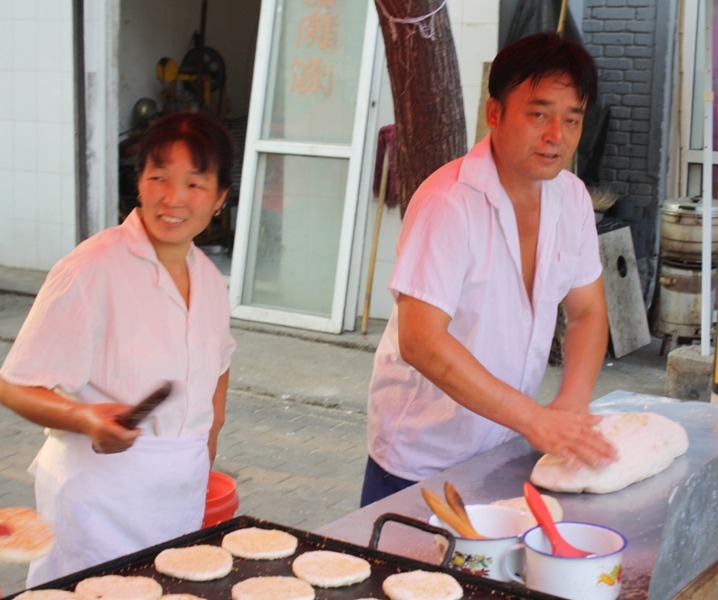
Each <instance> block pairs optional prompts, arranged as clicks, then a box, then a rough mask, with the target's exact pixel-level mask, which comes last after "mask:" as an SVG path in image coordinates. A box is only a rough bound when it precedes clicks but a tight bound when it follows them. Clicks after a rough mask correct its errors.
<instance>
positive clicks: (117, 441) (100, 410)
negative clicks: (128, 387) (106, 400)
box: [80, 404, 142, 454]
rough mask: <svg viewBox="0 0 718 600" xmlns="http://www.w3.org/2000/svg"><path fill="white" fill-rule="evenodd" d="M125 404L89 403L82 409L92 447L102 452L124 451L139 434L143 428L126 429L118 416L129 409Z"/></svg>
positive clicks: (85, 430) (84, 428) (84, 427)
mask: <svg viewBox="0 0 718 600" xmlns="http://www.w3.org/2000/svg"><path fill="white" fill-rule="evenodd" d="M127 408H128V407H127V405H125V404H87V405H84V406H83V407H82V408H81V409H80V410H81V411H82V413H83V414H82V417H81V419H82V421H83V423H84V426H83V428H82V429H83V433H85V435H87V436H88V437H89V438H90V440H91V441H92V448H93V449H94V450H95V452H98V453H100V454H115V453H117V452H124V451H125V450H127V449H128V448H129V447H130V446H132V444H134V442H135V440H136V439H137V437H138V436H139V435H141V433H142V430H141V429H125V428H124V427H122V425H119V424H118V423H117V420H116V419H117V418H118V417H119V416H120V415H121V414H123V413H124V412H125V411H127Z"/></svg>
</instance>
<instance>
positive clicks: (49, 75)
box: [37, 71, 65, 123]
mask: <svg viewBox="0 0 718 600" xmlns="http://www.w3.org/2000/svg"><path fill="white" fill-rule="evenodd" d="M64 76H65V74H64V73H61V72H60V71H54V72H51V71H48V72H45V73H41V74H40V75H39V81H38V90H37V120H38V121H41V122H45V123H48V122H51V123H62V121H63V112H62V108H63V106H62V102H63V98H62V80H63V78H64Z"/></svg>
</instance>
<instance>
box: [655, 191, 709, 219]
mask: <svg viewBox="0 0 718 600" xmlns="http://www.w3.org/2000/svg"><path fill="white" fill-rule="evenodd" d="M661 212H662V213H665V214H667V215H702V214H703V198H702V197H701V196H685V197H683V198H670V199H667V200H665V201H664V202H663V205H662V206H661ZM711 217H712V218H716V217H718V200H716V199H715V198H714V199H713V202H712V206H711Z"/></svg>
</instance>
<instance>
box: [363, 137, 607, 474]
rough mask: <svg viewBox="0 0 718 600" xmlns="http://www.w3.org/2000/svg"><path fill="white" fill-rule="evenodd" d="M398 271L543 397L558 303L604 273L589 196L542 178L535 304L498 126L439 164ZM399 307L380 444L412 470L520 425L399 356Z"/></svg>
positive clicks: (372, 406)
mask: <svg viewBox="0 0 718 600" xmlns="http://www.w3.org/2000/svg"><path fill="white" fill-rule="evenodd" d="M397 254H398V258H397V262H396V265H395V268H394V272H393V274H392V276H391V279H390V282H389V288H390V289H391V291H392V293H393V294H394V295H395V296H396V295H397V294H399V293H401V294H404V295H407V296H411V297H413V298H417V299H419V300H422V301H423V302H426V303H428V304H431V305H432V306H435V307H437V308H440V309H441V310H442V311H444V312H445V313H447V314H448V315H449V316H450V317H451V322H450V324H449V332H450V333H451V334H452V335H453V336H454V337H456V338H457V339H458V340H459V341H460V342H461V343H462V344H463V345H464V346H466V348H468V349H469V350H470V351H471V353H472V354H473V355H474V356H475V357H476V358H477V359H478V361H479V362H481V364H482V365H483V366H484V367H486V368H487V369H488V370H489V371H490V372H491V373H492V374H493V375H494V376H495V377H497V378H498V379H500V380H501V381H503V382H505V383H507V384H508V385H510V386H512V387H513V388H515V389H517V390H520V391H521V392H523V393H524V394H526V395H528V396H530V397H532V398H533V397H535V395H536V393H537V391H538V388H539V385H540V383H541V379H542V378H543V375H544V371H545V369H546V365H547V362H548V355H549V351H550V348H551V341H552V338H553V333H554V329H555V326H556V314H557V308H558V304H559V303H560V302H561V300H562V299H563V298H564V297H565V296H566V294H567V293H568V291H569V290H570V289H571V288H574V287H581V286H584V285H588V284H589V283H592V282H593V281H595V280H596V279H597V278H598V277H599V276H600V274H601V261H600V256H599V252H598V236H597V233H596V224H595V216H594V213H593V207H592V203H591V199H590V196H589V194H588V192H587V190H586V188H585V186H584V185H583V183H582V182H581V181H580V180H579V179H578V178H577V177H575V176H574V175H573V174H571V173H569V172H567V171H562V172H561V173H560V174H559V175H558V176H557V177H556V178H555V179H553V180H550V181H545V182H543V186H542V191H541V221H540V226H539V237H538V247H537V252H536V274H535V279H534V289H533V307H532V305H531V302H530V301H529V298H528V294H527V293H526V288H525V285H524V280H523V277H522V275H521V252H520V246H519V236H518V229H517V224H516V217H515V213H514V209H513V205H512V203H511V201H510V199H509V198H508V196H507V195H506V192H505V191H504V189H503V188H502V186H501V184H500V182H499V179H498V174H497V171H496V165H495V163H494V160H493V157H492V154H491V143H490V135H489V136H487V137H486V138H484V140H483V141H482V142H480V143H478V144H477V145H476V146H474V147H473V148H472V149H471V151H470V152H469V153H468V154H467V155H466V156H465V157H463V158H461V159H458V160H455V161H453V162H451V163H449V164H447V165H445V166H444V167H442V168H440V169H439V170H438V171H436V172H435V173H434V174H433V175H431V176H430V177H429V178H428V179H427V180H426V181H425V182H424V183H423V184H422V185H421V186H420V187H419V189H418V190H417V192H416V194H415V195H414V197H413V198H412V200H411V203H410V204H409V209H408V210H407V212H406V215H405V217H404V222H403V225H402V230H401V234H400V236H399V241H398V243H397ZM397 321H398V319H397V308H396V306H394V310H393V312H392V315H391V317H390V319H389V322H388V324H387V328H386V331H385V333H384V336H383V337H382V340H381V342H380V344H379V347H378V349H377V352H376V356H375V360H374V371H373V374H372V380H371V386H370V391H369V411H368V412H369V416H368V446H369V454H370V456H371V457H372V458H373V459H374V460H375V461H376V462H377V463H378V464H379V465H380V466H381V467H383V468H384V469H385V470H386V471H388V472H389V473H391V474H393V475H396V476H398V477H402V478H404V479H409V480H412V481H419V480H422V479H425V478H427V477H429V476H431V475H434V474H435V473H437V472H439V471H441V470H444V469H447V468H449V467H451V466H453V465H456V464H458V463H459V462H462V461H464V460H467V459H469V458H471V457H472V456H474V455H476V454H478V453H481V452H484V451H486V450H488V449H490V448H492V447H494V446H496V445H498V444H500V443H502V442H503V441H505V440H506V439H508V438H509V437H511V436H512V435H514V433H513V432H511V431H510V430H509V429H507V428H505V427H503V426H501V425H498V424H496V423H493V422H492V421H489V420H487V419H485V418H483V417H481V416H479V415H477V414H475V413H473V412H471V411H469V410H468V409H466V408H464V407H463V406H461V405H460V404H458V403H457V402H454V401H453V400H452V399H451V398H450V397H449V396H447V395H446V394H444V393H443V392H442V391H441V390H439V388H437V387H436V386H434V385H433V384H432V383H430V382H429V381H428V380H427V379H426V378H424V377H423V376H422V375H421V374H420V373H419V372H418V371H417V370H416V369H414V368H413V367H411V366H410V365H408V364H407V363H406V362H404V361H403V360H402V358H401V355H400V353H399V344H398V322H397Z"/></svg>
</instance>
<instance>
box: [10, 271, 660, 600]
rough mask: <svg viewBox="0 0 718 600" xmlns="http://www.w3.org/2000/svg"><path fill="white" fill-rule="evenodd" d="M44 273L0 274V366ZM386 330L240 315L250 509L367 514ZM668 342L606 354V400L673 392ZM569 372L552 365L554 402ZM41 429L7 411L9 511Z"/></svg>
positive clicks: (230, 429)
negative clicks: (618, 355)
mask: <svg viewBox="0 0 718 600" xmlns="http://www.w3.org/2000/svg"><path fill="white" fill-rule="evenodd" d="M44 276H45V273H42V272H33V271H24V270H17V269H8V268H4V267H0V361H2V360H3V359H4V357H5V355H6V354H7V352H8V350H9V348H10V346H11V344H12V342H13V340H14V339H15V336H16V335H17V332H18V331H19V329H20V326H21V324H22V322H23V320H24V318H25V316H26V314H27V311H28V310H29V308H30V306H31V304H32V301H33V299H34V294H35V293H36V292H37V290H38V289H39V287H40V285H41V284H42V281H43V280H44ZM383 326H384V323H383V322H381V321H376V322H371V323H370V331H369V333H368V335H366V336H362V335H361V334H359V333H345V334H342V335H340V336H336V335H331V334H318V333H314V332H306V331H300V330H293V329H288V328H281V327H272V326H264V325H258V324H255V323H247V322H242V321H237V320H234V321H233V322H232V333H233V335H234V337H235V339H236V340H237V351H236V352H235V355H234V357H233V360H232V367H231V370H230V375H231V377H230V390H229V394H228V402H227V420H226V425H225V427H224V429H223V431H222V434H221V436H220V440H219V447H218V455H217V460H216V463H215V468H216V469H217V470H219V471H222V472H225V473H227V474H229V475H231V476H232V477H234V478H235V480H236V481H237V488H238V492H239V494H240V509H239V512H240V513H242V514H248V515H252V516H255V517H259V518H265V519H268V520H270V521H274V522H278V523H282V524H285V525H289V526H293V527H298V528H300V529H305V530H313V529H315V528H317V527H319V526H320V525H322V524H325V523H328V522H331V521H333V520H336V519H338V518H339V517H342V516H344V515H346V514H347V513H349V512H351V511H354V510H356V509H357V508H358V506H359V505H358V501H359V490H360V487H361V480H362V476H363V470H364V463H365V460H366V392H367V386H368V382H369V377H370V375H371V368H372V361H373V352H374V350H375V348H376V344H377V343H378V341H379V338H380V336H381V333H382V331H383ZM659 348H660V341H659V340H657V339H654V340H653V342H652V343H651V345H650V346H647V347H645V348H642V349H640V350H637V351H635V352H633V353H631V354H630V355H628V356H626V357H623V358H622V359H620V360H611V359H607V360H605V361H604V366H603V369H602V371H601V374H600V376H599V379H598V382H597V385H596V389H595V394H594V396H595V397H600V396H603V395H605V394H607V393H609V392H611V391H613V390H615V389H624V390H628V391H633V392H640V393H647V394H653V395H663V390H664V386H665V365H666V357H665V356H663V357H660V356H658V351H659ZM560 377H561V369H557V368H549V370H548V372H547V375H546V378H545V380H544V384H543V385H542V388H541V392H540V394H539V401H541V402H547V401H549V400H550V399H551V398H552V397H553V394H554V393H555V391H556V389H557V388H558V384H559V382H560ZM42 442H43V434H42V429H41V428H40V427H38V426H36V425H33V424H31V423H27V422H26V421H24V420H23V419H21V418H19V417H17V416H16V415H15V414H14V413H11V412H10V411H8V410H5V409H2V408H0V507H3V506H16V505H28V506H34V497H33V489H32V479H31V477H30V475H29V474H28V473H27V472H26V469H27V467H28V466H29V464H30V462H31V461H32V458H33V457H34V455H35V453H36V452H37V450H38V449H39V447H40V445H41V444H42ZM26 572H27V571H26V568H25V567H18V566H7V565H0V585H2V588H3V592H4V593H5V594H10V593H13V592H15V591H18V590H20V589H24V577H25V574H26Z"/></svg>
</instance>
